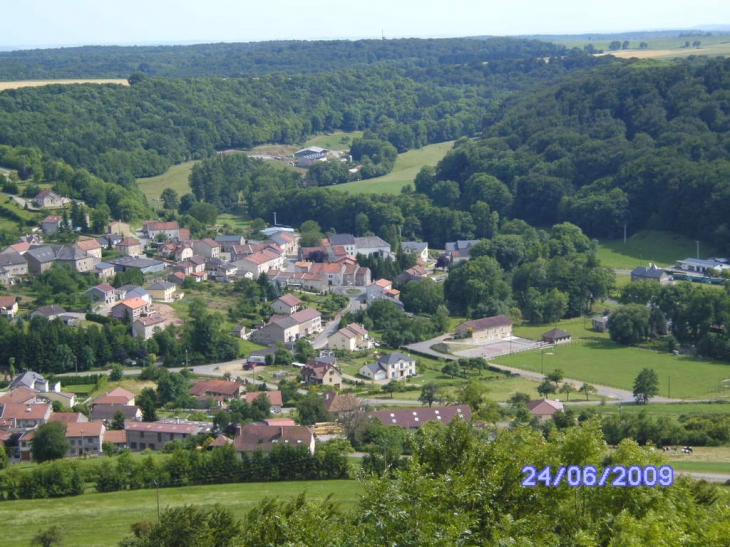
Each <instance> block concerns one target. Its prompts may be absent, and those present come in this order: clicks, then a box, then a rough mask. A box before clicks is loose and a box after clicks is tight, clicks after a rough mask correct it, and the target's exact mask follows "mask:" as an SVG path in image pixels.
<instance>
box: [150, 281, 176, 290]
mask: <svg viewBox="0 0 730 547" xmlns="http://www.w3.org/2000/svg"><path fill="white" fill-rule="evenodd" d="M176 286H177V285H175V283H170V282H169V281H158V282H157V283H153V284H152V285H150V286H149V287H147V290H150V291H164V290H166V289H170V288H172V287H176Z"/></svg>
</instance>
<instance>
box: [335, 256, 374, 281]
mask: <svg viewBox="0 0 730 547" xmlns="http://www.w3.org/2000/svg"><path fill="white" fill-rule="evenodd" d="M347 258H350V257H347ZM344 264H345V269H344V271H343V272H342V285H344V286H346V287H353V286H354V287H366V286H368V285H370V283H372V278H371V277H370V268H367V267H365V266H360V265H359V264H358V263H357V262H356V261H355V262H345V263H344Z"/></svg>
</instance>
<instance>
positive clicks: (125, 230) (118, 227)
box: [109, 220, 132, 237]
mask: <svg viewBox="0 0 730 547" xmlns="http://www.w3.org/2000/svg"><path fill="white" fill-rule="evenodd" d="M109 233H110V234H115V235H119V236H122V237H124V236H129V235H132V230H130V229H129V224H127V223H126V222H122V221H121V220H112V221H111V222H110V223H109Z"/></svg>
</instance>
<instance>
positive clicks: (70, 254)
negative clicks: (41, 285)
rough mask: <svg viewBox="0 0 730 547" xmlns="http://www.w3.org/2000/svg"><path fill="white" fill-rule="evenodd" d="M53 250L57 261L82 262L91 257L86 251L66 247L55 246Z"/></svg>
mask: <svg viewBox="0 0 730 547" xmlns="http://www.w3.org/2000/svg"><path fill="white" fill-rule="evenodd" d="M53 250H54V251H55V252H56V259H57V260H81V259H83V258H88V257H89V253H87V252H86V251H82V250H81V249H77V248H75V247H67V246H65V245H57V246H56V245H54V246H53Z"/></svg>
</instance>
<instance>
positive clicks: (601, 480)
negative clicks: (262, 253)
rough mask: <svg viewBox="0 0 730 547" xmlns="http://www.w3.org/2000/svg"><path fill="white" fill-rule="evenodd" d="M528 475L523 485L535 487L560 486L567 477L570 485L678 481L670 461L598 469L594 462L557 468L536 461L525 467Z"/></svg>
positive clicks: (663, 483)
mask: <svg viewBox="0 0 730 547" xmlns="http://www.w3.org/2000/svg"><path fill="white" fill-rule="evenodd" d="M522 473H523V475H525V478H524V479H522V486H527V487H533V486H538V485H539V484H544V485H545V486H553V487H554V486H560V484H562V483H563V481H565V483H566V484H567V485H568V486H574V487H577V486H606V485H610V486H671V485H672V484H674V468H672V467H671V466H669V465H662V466H660V467H658V468H657V467H654V466H653V465H647V466H644V467H642V466H639V465H631V466H629V467H626V466H623V465H613V466H609V467H606V468H604V469H603V470H602V471H600V472H599V471H598V469H596V467H595V466H593V465H586V466H580V465H570V466H564V465H561V466H560V467H557V468H555V472H553V469H552V468H551V467H550V466H549V465H548V466H546V467H544V468H542V469H541V470H540V471H538V470H537V468H536V467H535V466H534V465H526V466H524V467H523V468H522Z"/></svg>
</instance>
